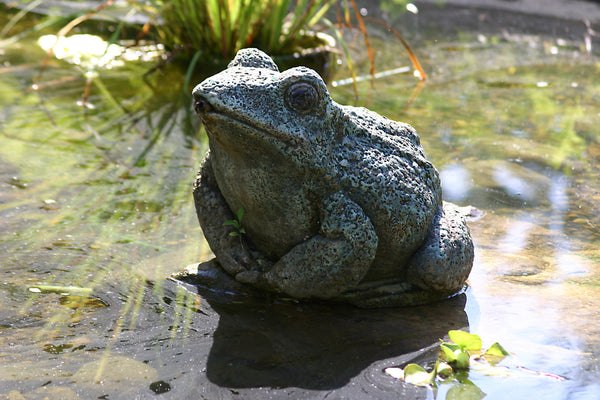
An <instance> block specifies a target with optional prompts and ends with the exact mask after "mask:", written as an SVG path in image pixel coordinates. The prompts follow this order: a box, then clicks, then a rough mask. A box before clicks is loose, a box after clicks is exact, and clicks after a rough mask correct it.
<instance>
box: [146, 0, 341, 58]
mask: <svg viewBox="0 0 600 400" xmlns="http://www.w3.org/2000/svg"><path fill="white" fill-rule="evenodd" d="M291 3H292V2H291V0H235V1H233V0H171V1H167V0H150V1H149V2H148V3H147V4H146V6H144V7H142V9H141V10H142V11H143V12H145V13H146V14H148V15H149V16H150V18H151V24H153V25H154V28H155V29H154V31H155V32H156V34H157V36H158V39H159V41H160V42H161V43H162V44H164V45H165V46H166V47H167V48H168V49H170V50H172V51H184V52H186V53H189V54H194V53H196V52H198V51H199V52H201V53H202V55H203V56H218V57H221V58H223V59H225V60H228V59H231V58H232V57H233V56H234V55H235V53H236V52H237V51H238V50H239V49H241V48H244V47H250V46H252V47H258V48H260V49H262V50H265V51H267V52H268V53H270V54H273V55H278V54H285V53H287V54H289V53H292V52H294V51H298V50H299V48H300V47H301V46H302V45H305V44H306V43H305V40H306V37H307V35H306V31H307V30H310V29H311V28H313V27H314V26H315V24H317V23H318V22H319V21H320V20H321V19H322V18H323V17H324V15H325V13H326V12H327V11H328V10H329V8H330V7H331V6H332V4H334V3H335V0H297V1H296V2H295V3H294V4H291ZM148 30H149V24H147V25H146V27H145V31H148Z"/></svg>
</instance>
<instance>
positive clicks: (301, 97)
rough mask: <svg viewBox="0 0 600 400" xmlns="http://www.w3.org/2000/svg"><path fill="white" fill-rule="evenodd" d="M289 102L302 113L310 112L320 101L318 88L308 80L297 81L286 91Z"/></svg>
mask: <svg viewBox="0 0 600 400" xmlns="http://www.w3.org/2000/svg"><path fill="white" fill-rule="evenodd" d="M285 98H286V101H287V104H288V105H289V106H290V108H291V109H292V110H294V111H296V112H297V113H300V114H308V113H309V112H311V111H312V110H313V109H314V108H315V107H316V106H317V104H318V103H319V93H318V92H317V89H316V88H315V87H314V86H313V85H311V84H310V83H306V82H296V83H293V84H291V85H290V87H288V89H287V92H286V93H285Z"/></svg>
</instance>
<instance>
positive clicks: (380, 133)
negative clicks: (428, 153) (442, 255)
mask: <svg viewBox="0 0 600 400" xmlns="http://www.w3.org/2000/svg"><path fill="white" fill-rule="evenodd" d="M342 111H343V112H344V113H345V118H346V119H347V120H348V122H349V126H350V127H354V128H347V130H348V131H347V132H346V136H345V137H344V139H343V141H345V143H344V142H343V143H342V146H341V151H340V152H339V153H340V155H339V157H340V158H339V161H338V164H339V165H340V166H341V169H342V170H344V169H345V170H346V171H347V172H346V173H343V172H342V174H341V180H342V181H343V182H345V183H344V187H345V190H346V191H347V192H348V193H349V195H350V197H351V198H352V199H353V200H354V201H356V202H357V203H358V204H359V205H361V207H362V208H363V210H364V211H365V213H366V214H367V215H368V216H369V218H370V219H371V222H372V223H373V225H374V226H375V230H376V232H377V235H378V239H379V245H378V251H377V256H376V259H375V262H374V265H373V267H372V268H371V269H370V271H369V274H368V276H367V279H383V278H387V277H391V276H397V274H398V273H399V272H400V273H401V272H402V271H399V270H402V267H403V266H404V264H405V263H406V262H407V261H408V260H409V259H410V257H411V256H412V254H413V253H414V252H415V251H416V249H417V248H418V247H419V246H420V245H421V243H422V242H423V240H424V238H425V236H426V235H427V232H428V230H429V226H430V224H431V221H432V220H433V216H434V214H435V212H436V211H437V209H438V207H439V206H440V204H441V186H440V180H439V175H438V172H437V170H436V169H435V167H434V166H433V165H432V164H431V163H430V162H429V161H428V160H427V159H426V158H425V154H424V152H423V148H422V147H421V144H420V140H419V137H418V135H417V133H416V131H415V130H414V128H412V127H411V126H410V125H408V124H405V123H401V122H396V121H392V120H390V119H388V118H385V117H383V116H380V115H379V114H376V113H374V112H372V111H369V110H367V109H364V108H355V107H348V106H342Z"/></svg>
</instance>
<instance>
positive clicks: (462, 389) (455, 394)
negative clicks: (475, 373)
mask: <svg viewBox="0 0 600 400" xmlns="http://www.w3.org/2000/svg"><path fill="white" fill-rule="evenodd" d="M485 396H486V395H485V393H484V392H483V391H482V390H481V389H479V388H478V387H477V386H475V385H474V384H473V383H458V384H456V385H454V386H452V387H451V388H450V390H448V393H446V400H481V399H483V398H484V397H485Z"/></svg>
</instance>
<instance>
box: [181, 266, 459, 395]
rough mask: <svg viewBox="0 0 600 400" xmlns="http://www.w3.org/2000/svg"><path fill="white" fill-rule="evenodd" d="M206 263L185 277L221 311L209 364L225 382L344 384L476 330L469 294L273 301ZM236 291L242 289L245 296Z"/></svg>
mask: <svg viewBox="0 0 600 400" xmlns="http://www.w3.org/2000/svg"><path fill="white" fill-rule="evenodd" d="M198 269H199V271H200V274H199V275H198V276H193V275H190V276H187V277H185V276H184V277H182V278H181V279H182V280H183V281H184V282H186V284H187V285H191V288H190V289H191V290H195V291H197V293H198V294H199V295H200V296H201V297H202V298H203V299H206V300H207V301H208V303H209V304H210V306H211V308H212V309H213V310H214V312H216V313H217V314H218V315H219V323H218V326H216V330H215V331H214V338H213V344H212V347H211V349H210V353H209V355H208V362H207V370H206V374H207V377H208V379H209V380H210V381H211V382H213V383H215V384H217V385H219V386H224V387H232V388H258V387H262V386H265V387H282V388H285V387H298V388H303V389H311V390H331V389H335V388H340V387H342V386H344V385H347V384H348V383H349V382H350V381H352V380H353V379H354V378H355V377H356V376H359V375H360V373H361V371H363V370H365V369H367V368H368V367H369V366H370V365H371V364H373V363H374V362H376V361H379V360H386V359H390V358H394V359H395V360H394V362H395V363H399V364H406V363H408V362H412V360H413V359H414V358H417V355H416V354H419V353H420V352H419V350H420V349H423V348H427V347H429V346H431V345H433V344H436V343H437V342H438V339H439V338H441V337H444V336H445V335H446V333H447V332H448V330H450V329H460V328H465V329H468V321H467V316H466V313H465V311H464V306H465V300H466V297H465V295H464V294H461V295H458V296H455V297H454V298H452V299H448V300H446V301H441V302H438V303H435V304H432V305H427V306H419V307H408V308H387V309H360V308H356V307H353V306H349V305H343V304H326V303H312V302H292V301H285V300H281V299H276V298H274V299H267V298H265V297H264V295H261V294H260V293H256V292H253V291H251V289H249V288H247V287H244V286H242V285H240V284H238V283H236V282H234V281H232V279H231V278H229V277H228V276H227V275H226V274H224V273H223V272H221V270H220V269H219V267H218V265H216V263H214V262H212V261H211V262H207V263H204V264H201V265H200V267H199V268H198ZM234 291H235V292H234ZM234 293H237V296H240V294H242V295H241V297H239V298H238V299H237V301H236V295H235V294H234ZM244 293H246V294H244ZM414 352H416V354H414ZM435 357H437V352H434V353H433V358H432V360H433V359H434V358H435ZM429 361H431V360H429ZM377 375H382V376H383V368H381V369H379V371H378V373H377ZM379 379H383V378H379ZM390 380H392V379H391V378H390ZM372 384H373V383H372ZM398 386H401V385H398Z"/></svg>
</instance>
